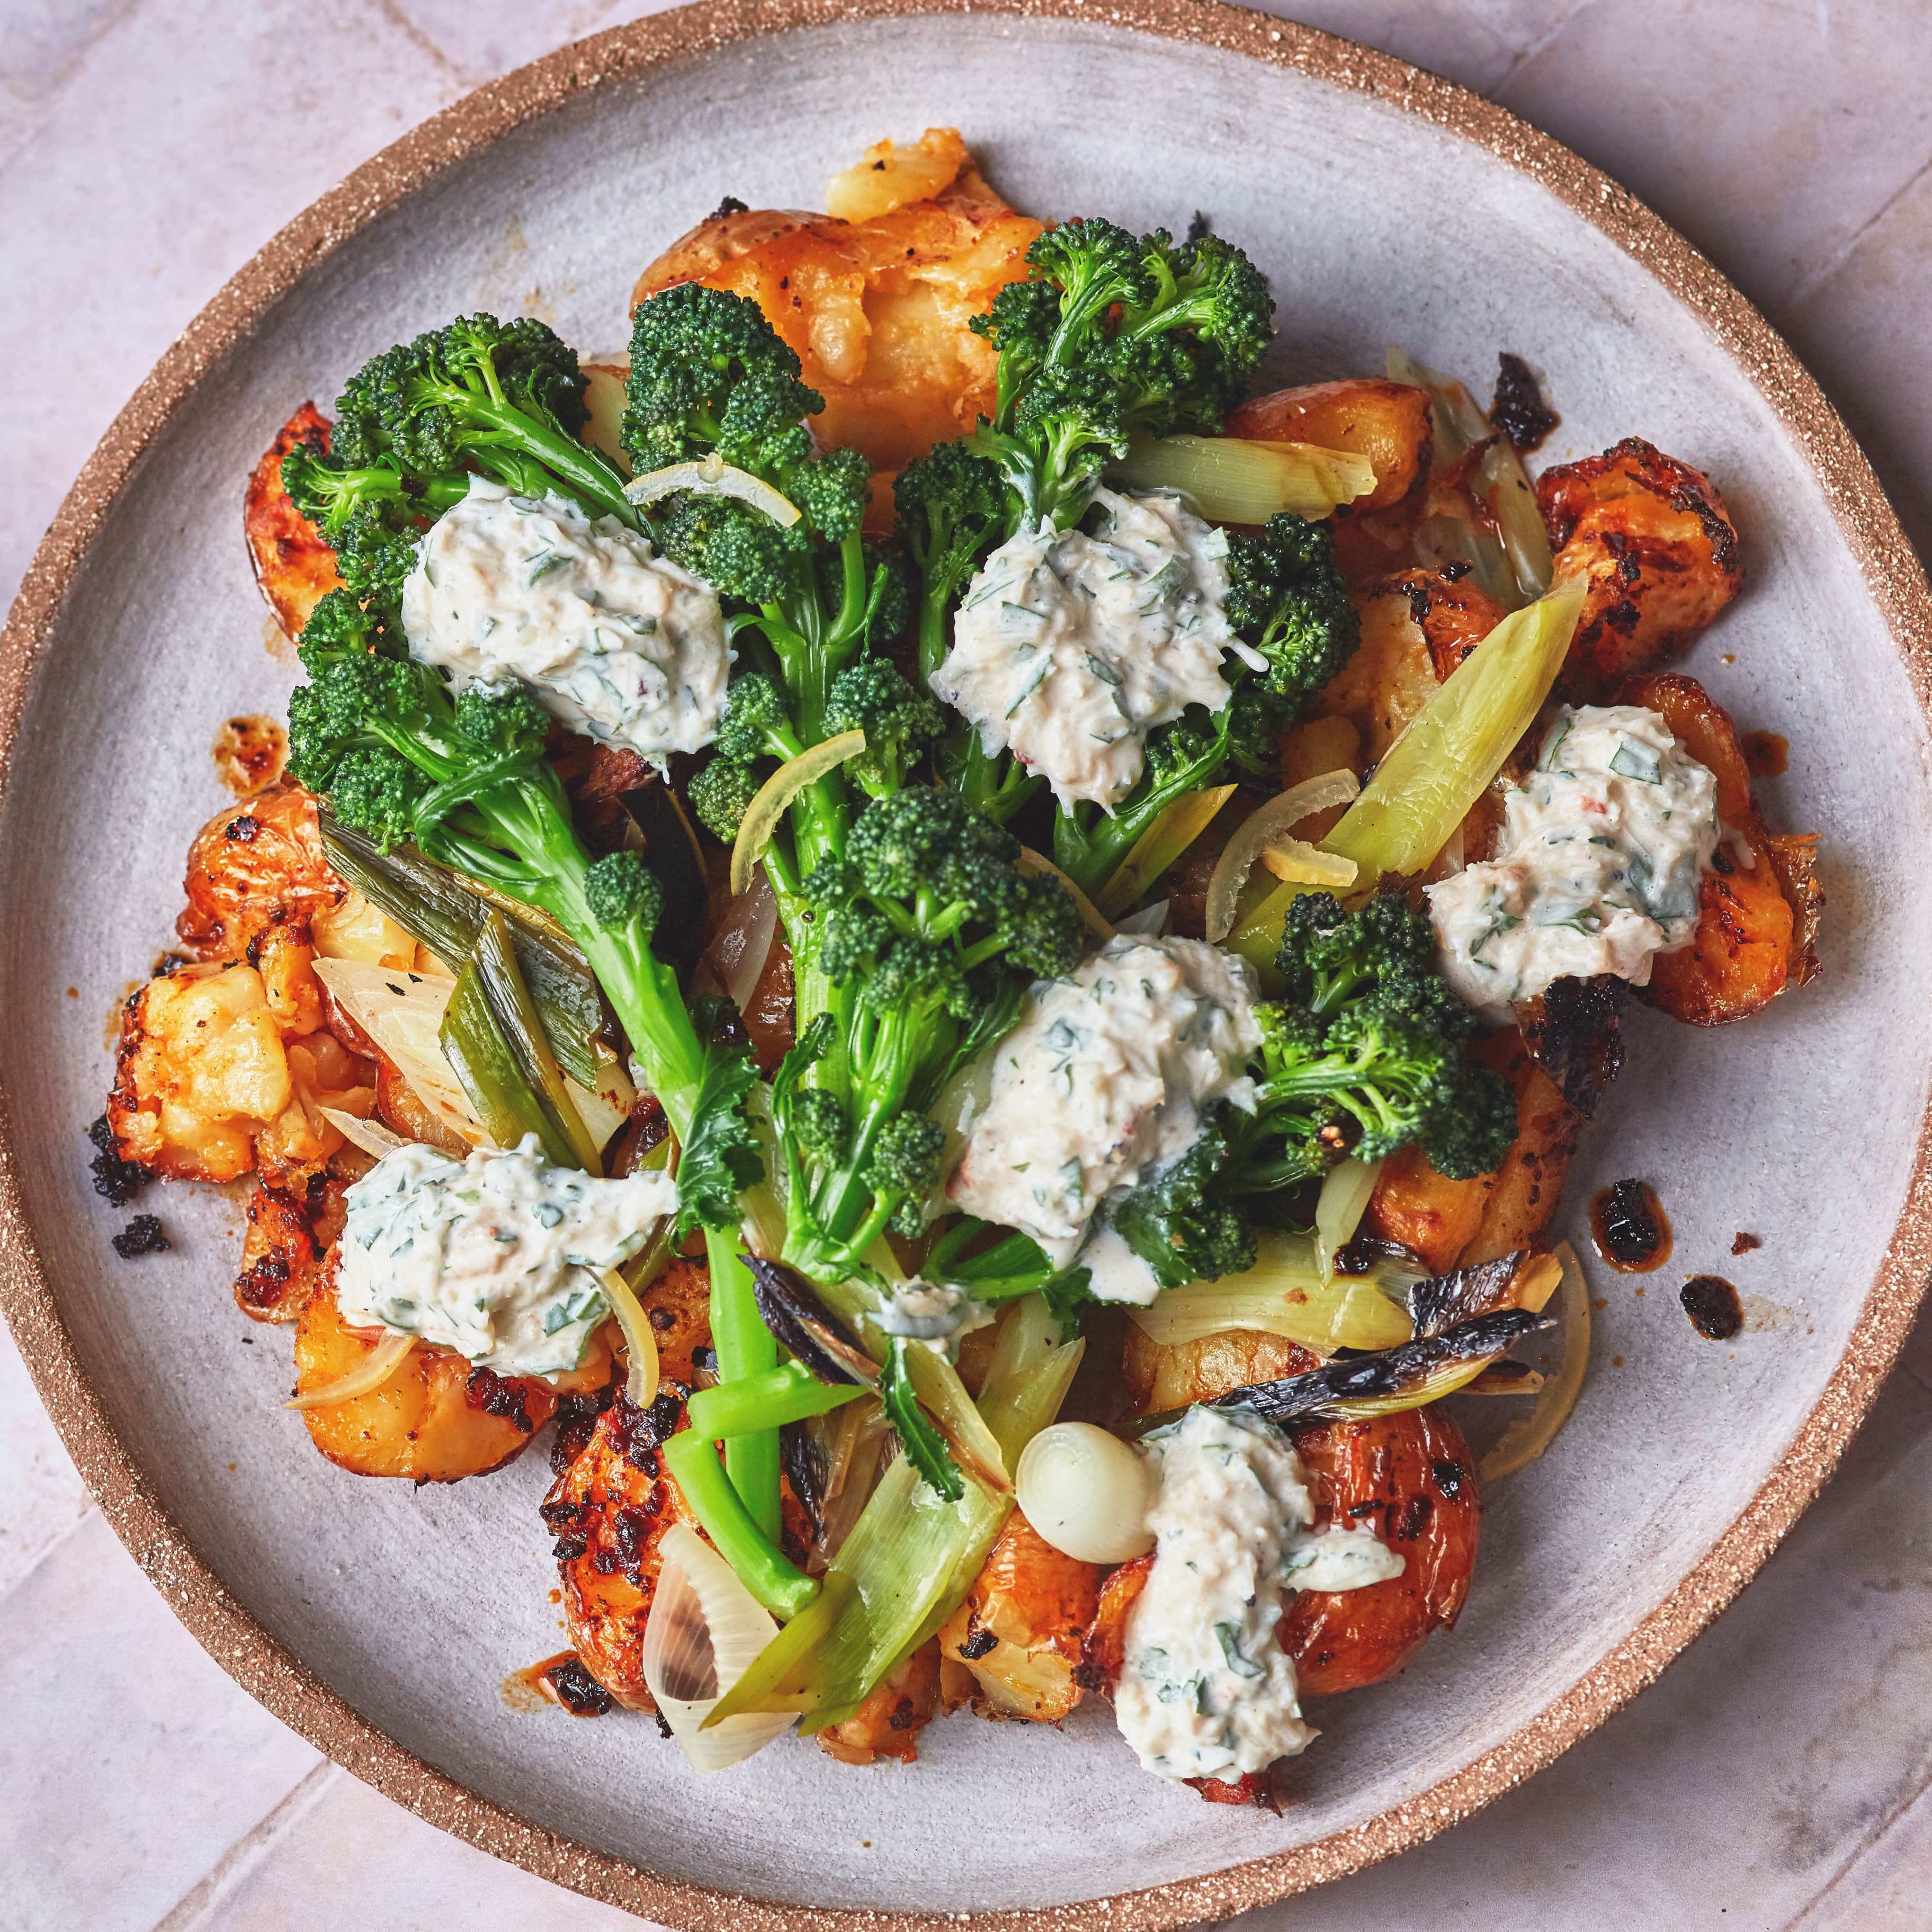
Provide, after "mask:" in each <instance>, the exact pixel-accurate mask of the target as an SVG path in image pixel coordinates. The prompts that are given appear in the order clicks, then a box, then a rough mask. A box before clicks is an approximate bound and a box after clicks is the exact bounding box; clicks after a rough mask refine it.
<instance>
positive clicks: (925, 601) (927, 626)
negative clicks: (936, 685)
mask: <svg viewBox="0 0 1932 1932" xmlns="http://www.w3.org/2000/svg"><path fill="white" fill-rule="evenodd" d="M1007 287H1008V288H1009V289H1011V288H1015V287H1019V288H1027V287H1037V288H1043V287H1046V284H1043V283H1009V284H1007ZM892 501H893V503H894V505H895V507H896V508H897V511H898V534H899V540H900V541H901V542H902V543H903V544H904V545H905V547H906V548H907V550H908V551H909V552H910V554H911V556H912V559H913V564H914V565H915V567H916V568H917V570H918V572H919V676H920V678H921V679H927V678H929V677H931V676H932V673H934V672H935V670H938V668H939V667H940V665H941V664H942V663H943V662H944V660H945V657H946V652H947V634H946V619H947V612H948V611H949V610H951V608H952V607H953V604H955V603H956V602H957V601H958V600H959V593H960V592H962V590H964V589H965V587H966V584H967V581H968V579H969V578H970V577H971V576H972V574H973V572H974V568H976V567H977V565H978V563H979V561H980V558H981V557H982V556H984V555H985V554H986V552H987V551H988V550H990V549H991V548H992V546H993V545H994V544H995V543H996V542H997V541H998V540H999V538H1001V535H1004V533H1005V532H1006V530H1007V528H1008V526H1009V524H1010V514H1009V508H1008V502H1007V486H1006V484H1005V483H1004V481H1002V480H1001V475H1000V472H999V469H998V466H997V465H996V464H995V463H992V462H989V460H987V459H986V458H985V457H983V456H976V455H974V453H973V452H972V451H971V450H970V449H968V448H967V446H965V443H941V444H939V445H938V446H936V447H935V449H933V451H932V453H931V454H930V455H927V456H923V457H921V458H919V459H918V460H916V462H912V463H907V465H906V466H905V467H904V469H901V471H900V472H899V473H898V477H897V478H895V481H894V482H893V484H892ZM1013 514H1017V510H1015V511H1014V512H1013Z"/></svg>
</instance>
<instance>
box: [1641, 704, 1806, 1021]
mask: <svg viewBox="0 0 1932 1932" xmlns="http://www.w3.org/2000/svg"><path fill="white" fill-rule="evenodd" d="M1617 695H1618V698H1619V702H1620V703H1625V704H1637V705H1641V706H1643V707H1644V708H1645V709H1647V710H1651V711H1655V712H1657V713H1658V715H1660V716H1661V718H1663V719H1664V722H1665V723H1666V724H1668V725H1669V726H1670V730H1671V733H1672V735H1673V736H1674V737H1675V738H1676V739H1677V741H1678V742H1679V744H1681V745H1682V746H1683V747H1684V748H1685V751H1687V752H1688V753H1689V754H1690V755H1691V757H1694V758H1695V759H1696V760H1697V761H1698V763H1700V764H1702V765H1704V766H1708V767H1709V769H1710V770H1711V772H1712V773H1713V774H1714V775H1715V777H1716V778H1717V781H1718V819H1719V820H1720V821H1721V823H1722V824H1723V826H1724V829H1725V832H1726V834H1727V837H1726V838H1725V840H1724V843H1723V844H1720V846H1719V847H1718V852H1717V856H1716V859H1715V861H1714V868H1713V869H1712V871H1709V872H1706V874H1705V875H1704V882H1703V887H1702V888H1701V890H1700V895H1699V904H1698V913H1697V931H1696V932H1695V933H1694V935H1693V936H1692V938H1691V944H1689V945H1688V946H1687V947H1683V948H1682V949H1681V950H1679V951H1677V952H1675V953H1660V954H1659V955H1658V957H1657V958H1656V959H1655V961H1654V962H1652V967H1651V976H1650V983H1649V986H1646V987H1644V988H1643V989H1640V997H1641V998H1644V999H1646V1000H1648V1001H1649V1002H1650V1004H1652V1006H1655V1007H1658V1008H1659V1009H1660V1010H1662V1011H1663V1012H1664V1013H1668V1014H1670V1016H1671V1017H1672V1019H1678V1020H1682V1021H1683V1022H1685V1024H1686V1025H1690V1026H1723V1025H1728V1024H1729V1023H1730V1022H1732V1021H1734V1020H1742V1019H1749V1018H1750V1017H1751V1015H1752V1014H1754V1013H1761V1012H1762V1011H1763V1010H1764V1008H1765V1007H1767V1006H1769V1004H1771V1002H1772V1001H1773V1000H1774V999H1775V998H1777V997H1778V995H1779V994H1780V993H1781V992H1784V989H1785V988H1786V987H1787V986H1803V985H1804V984H1805V982H1806V981H1807V980H1810V979H1811V978H1813V977H1814V976H1815V975H1816V974H1817V971H1818V953H1817V934H1818V926H1819V921H1820V917H1821V916H1822V914H1823V910H1824V903H1825V895H1824V891H1823V887H1822V886H1820V883H1819V882H1818V879H1817V870H1816V868H1817V848H1818V841H1817V838H1815V837H1814V836H1811V835H1802V834H1789V833H1787V834H1785V835H1782V836H1778V835H1773V834H1772V832H1770V831H1769V829H1767V828H1766V825H1765V822H1764V817H1763V814H1762V813H1761V812H1760V811H1759V809H1758V805H1757V799H1756V798H1755V797H1754V796H1753V793H1752V790H1751V769H1750V766H1749V765H1748V763H1747V762H1746V760H1745V754H1744V747H1743V745H1742V743H1741V742H1739V737H1738V731H1737V727H1736V725H1735V724H1733V722H1732V721H1731V717H1730V713H1729V712H1727V711H1726V710H1725V709H1724V706H1722V705H1721V704H1719V703H1718V701H1717V700H1715V698H1714V697H1712V696H1711V694H1710V693H1709V691H1706V689H1705V688H1704V687H1703V685H1701V684H1700V683H1699V682H1697V679H1695V678H1691V677H1685V676H1682V675H1681V674H1680V673H1676V672H1673V671H1659V672H1653V673H1650V674H1649V675H1648V676H1642V677H1633V678H1629V679H1625V682H1624V683H1623V685H1622V687H1621V688H1620V689H1619V692H1618V694H1617ZM1740 845H1742V847H1744V848H1745V850H1748V852H1749V853H1750V854H1751V858H1752V859H1753V863H1752V864H1751V865H1749V866H1748V867H1747V866H1745V865H1742V864H1741V863H1739V853H1738V848H1739V846H1740Z"/></svg>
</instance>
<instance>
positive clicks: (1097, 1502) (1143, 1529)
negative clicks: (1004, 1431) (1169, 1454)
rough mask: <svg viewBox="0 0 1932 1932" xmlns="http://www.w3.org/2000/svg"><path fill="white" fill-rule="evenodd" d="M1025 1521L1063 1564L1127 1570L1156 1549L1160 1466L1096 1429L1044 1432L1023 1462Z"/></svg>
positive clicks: (1087, 1425) (1061, 1427)
mask: <svg viewBox="0 0 1932 1932" xmlns="http://www.w3.org/2000/svg"><path fill="white" fill-rule="evenodd" d="M1017 1487H1018V1490H1019V1506H1020V1514H1022V1516H1024V1517H1025V1518H1026V1520H1027V1521H1028V1523H1031V1525H1032V1526H1033V1527H1034V1529H1035V1530H1037V1532H1039V1533H1040V1536H1041V1537H1042V1538H1044V1539H1045V1540H1046V1541H1047V1542H1049V1543H1050V1544H1052V1545H1053V1547H1054V1548H1055V1549H1056V1550H1058V1551H1060V1552H1061V1554H1062V1555H1063V1556H1071V1557H1073V1559H1075V1561H1076V1562H1081V1563H1127V1562H1131V1561H1132V1560H1133V1559H1134V1558H1135V1557H1136V1556H1145V1555H1146V1554H1147V1553H1148V1551H1149V1550H1151V1549H1152V1548H1153V1547H1154V1532H1152V1531H1151V1530H1150V1529H1148V1512H1149V1511H1151V1509H1152V1508H1154V1499H1155V1496H1156V1494H1157V1490H1158V1488H1159V1484H1158V1482H1157V1478H1156V1475H1155V1472H1154V1466H1153V1464H1152V1463H1151V1462H1150V1461H1149V1460H1148V1458H1147V1457H1145V1456H1144V1455H1143V1454H1141V1453H1140V1451H1138V1450H1136V1449H1131V1448H1129V1447H1128V1446H1127V1444H1126V1443H1124V1442H1122V1441H1121V1439H1120V1438H1119V1437H1118V1436H1109V1434H1108V1433H1107V1432H1106V1430H1104V1429H1097V1428H1096V1427H1094V1424H1092V1423H1091V1422H1056V1423H1055V1424H1054V1425H1053V1426H1052V1428H1050V1429H1043V1430H1041V1431H1040V1433H1039V1434H1038V1435H1037V1436H1035V1437H1034V1439H1033V1440H1032V1441H1031V1442H1029V1443H1028V1445H1027V1446H1026V1448H1025V1452H1024V1453H1023V1454H1022V1456H1021V1457H1020V1468H1019V1482H1018V1485H1017Z"/></svg>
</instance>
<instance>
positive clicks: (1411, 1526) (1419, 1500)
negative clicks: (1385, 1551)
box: [1393, 1496, 1436, 1543]
mask: <svg viewBox="0 0 1932 1932" xmlns="http://www.w3.org/2000/svg"><path fill="white" fill-rule="evenodd" d="M1434 1514H1436V1505H1435V1504H1434V1503H1433V1502H1432V1501H1431V1500H1430V1499H1429V1498H1428V1497H1427V1496H1411V1497H1410V1498H1409V1501H1408V1502H1406V1503H1405V1504H1403V1506H1402V1508H1401V1509H1400V1510H1399V1511H1397V1513H1396V1519H1395V1522H1394V1526H1393V1528H1394V1541H1396V1542H1397V1543H1413V1542H1414V1541H1415V1539H1416V1538H1418V1536H1420V1535H1421V1534H1422V1532H1424V1530H1425V1529H1427V1528H1428V1526H1429V1519H1430V1517H1433V1515H1434Z"/></svg>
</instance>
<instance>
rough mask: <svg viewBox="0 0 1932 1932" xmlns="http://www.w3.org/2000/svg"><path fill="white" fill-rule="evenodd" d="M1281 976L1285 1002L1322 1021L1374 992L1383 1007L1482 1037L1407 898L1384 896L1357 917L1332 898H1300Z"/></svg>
mask: <svg viewBox="0 0 1932 1932" xmlns="http://www.w3.org/2000/svg"><path fill="white" fill-rule="evenodd" d="M1275 970H1276V971H1277V972H1278V973H1280V975H1281V976H1282V978H1283V981H1284V982H1285V983H1286V998H1288V999H1289V1000H1290V1001H1292V1002H1294V1003H1295V1004H1297V1005H1299V1006H1303V1007H1307V1008H1308V1009H1309V1010H1310V1011H1311V1012H1313V1013H1315V1014H1316V1015H1317V1016H1323V1017H1325V1016H1328V1015H1330V1014H1332V1013H1336V1012H1337V1011H1339V1010H1340V1008H1341V1007H1343V1004H1345V1003H1346V1002H1347V1001H1349V1000H1351V999H1352V998H1358V997H1359V996H1360V995H1361V994H1362V992H1364V990H1365V989H1370V988H1373V990H1374V992H1375V993H1376V998H1378V1000H1379V1001H1380V1002H1381V1004H1383V1005H1384V1006H1385V1007H1390V1008H1391V1009H1392V1010H1395V1011H1398V1012H1401V1013H1406V1014H1408V1015H1409V1016H1412V1017H1413V1018H1414V1019H1417V1020H1418V1021H1420V1022H1423V1023H1424V1024H1425V1025H1433V1026H1434V1027H1435V1028H1437V1029H1438V1030H1439V1031H1441V1032H1442V1033H1444V1034H1449V1035H1451V1036H1453V1037H1455V1038H1457V1039H1459V1040H1461V1039H1466V1038H1467V1037H1469V1034H1472V1032H1473V1031H1475V1025H1476V1022H1475V1016H1474V1015H1473V1014H1472V1013H1471V1012H1470V1011H1469V1008H1468V1007H1466V1006H1465V1005H1463V1002H1462V1001H1460V1000H1459V999H1458V998H1457V997H1456V995H1455V994H1454V992H1451V990H1450V988H1449V984H1448V981H1447V980H1445V979H1444V978H1443V977H1442V974H1441V973H1440V971H1438V969H1437V967H1436V933H1435V929H1434V928H1433V927H1432V926H1430V922H1429V918H1428V915H1427V913H1421V912H1418V910H1416V909H1415V907H1413V906H1412V905H1411V904H1409V901H1408V900H1407V899H1406V898H1405V897H1404V896H1403V895H1402V894H1401V893H1400V892H1378V893H1376V895H1374V896H1373V898H1370V899H1368V900H1367V901H1364V903H1363V904H1361V905H1360V906H1358V907H1356V908H1355V910H1354V911H1352V912H1350V911H1347V910H1344V908H1343V905H1342V903H1341V901H1340V900H1339V899H1337V898H1336V896H1335V895H1334V893H1333V892H1304V893H1303V894H1301V895H1300V896H1298V898H1295V899H1294V900H1293V901H1291V902H1290V904H1289V909H1288V916H1287V917H1286V919H1285V920H1284V921H1283V926H1282V937H1281V947H1280V950H1279V951H1278V952H1277V953H1276V955H1275Z"/></svg>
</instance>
